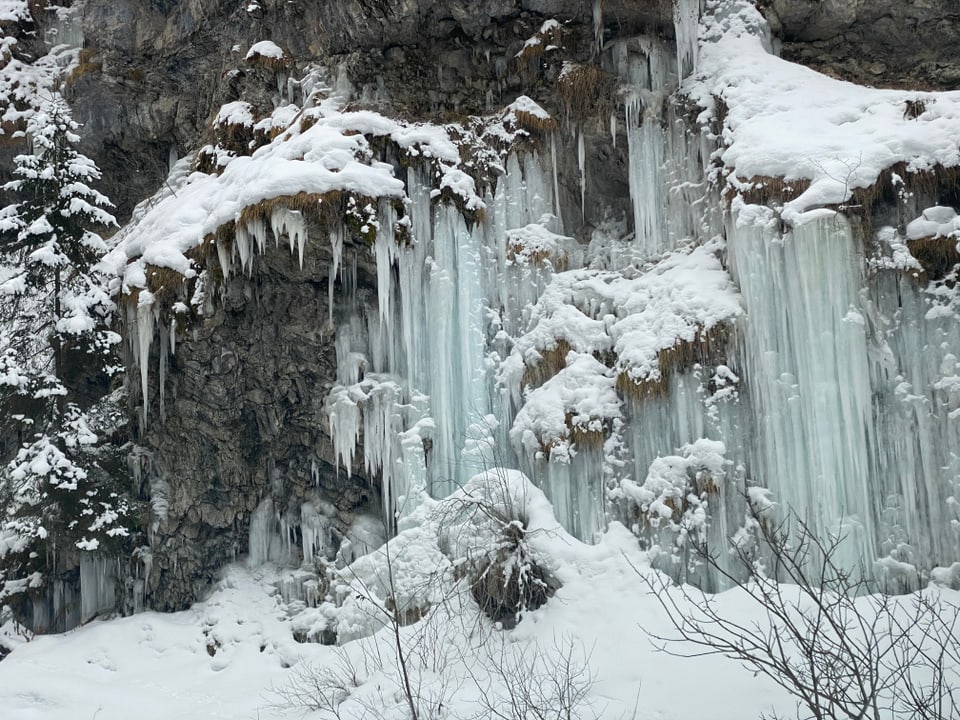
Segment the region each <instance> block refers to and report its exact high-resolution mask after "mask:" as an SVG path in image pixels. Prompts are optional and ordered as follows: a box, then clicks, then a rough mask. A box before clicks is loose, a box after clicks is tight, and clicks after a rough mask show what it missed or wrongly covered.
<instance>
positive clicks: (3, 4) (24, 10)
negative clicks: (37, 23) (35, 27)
mask: <svg viewBox="0 0 960 720" xmlns="http://www.w3.org/2000/svg"><path fill="white" fill-rule="evenodd" d="M29 19H30V8H29V7H27V0H0V22H9V23H19V22H25V21H26V20H29Z"/></svg>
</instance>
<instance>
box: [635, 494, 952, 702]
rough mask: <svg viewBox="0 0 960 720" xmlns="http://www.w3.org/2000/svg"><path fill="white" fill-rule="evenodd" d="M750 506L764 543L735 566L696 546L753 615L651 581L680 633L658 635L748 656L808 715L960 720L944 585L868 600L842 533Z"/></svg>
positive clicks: (699, 649) (685, 645)
mask: <svg viewBox="0 0 960 720" xmlns="http://www.w3.org/2000/svg"><path fill="white" fill-rule="evenodd" d="M750 508H751V509H750V513H749V515H748V525H749V526H750V527H752V528H753V530H754V531H755V533H756V542H744V541H743V539H742V538H740V541H735V542H734V543H733V548H732V551H731V552H732V553H733V555H734V557H735V560H736V562H735V563H733V567H731V565H730V564H728V563H726V562H722V561H721V559H720V558H719V557H718V556H717V555H716V554H714V553H711V552H709V551H708V549H707V547H706V546H705V545H704V544H702V543H701V544H699V545H698V546H697V552H698V554H699V556H700V558H701V559H702V561H703V562H704V563H705V564H707V565H708V566H709V567H710V568H711V569H712V570H713V571H714V572H716V573H718V574H719V575H720V576H722V577H723V578H724V579H725V580H726V581H728V582H729V583H730V585H731V586H732V587H733V588H734V589H733V590H731V591H730V592H731V593H734V594H736V593H739V594H740V596H741V597H742V599H743V600H744V601H745V603H746V606H747V608H748V612H749V613H750V617H749V619H743V618H740V617H738V616H737V615H736V613H735V610H736V608H735V607H734V606H727V607H726V608H725V609H722V608H721V605H723V604H724V603H723V596H712V595H708V594H706V593H704V592H702V591H700V590H696V589H694V588H692V587H690V586H687V585H684V586H679V587H671V586H670V585H671V582H670V581H669V580H668V579H665V578H664V577H663V576H661V575H644V576H642V577H643V578H644V580H645V581H646V583H647V585H648V587H649V588H650V590H651V592H652V593H653V594H654V595H655V596H656V598H657V600H658V601H659V602H660V604H661V605H662V606H663V609H664V610H665V611H666V613H667V615H668V617H669V619H670V622H671V623H672V625H673V628H674V630H675V631H676V635H674V636H672V637H666V636H663V635H658V634H653V633H651V636H652V637H653V638H654V639H655V640H656V641H657V644H658V645H659V646H660V648H661V649H662V650H664V651H666V652H669V653H671V654H674V655H678V656H683V657H692V656H696V655H723V656H725V657H728V658H731V659H734V660H739V661H740V662H741V663H742V664H743V665H744V666H745V667H747V668H748V669H750V670H753V671H754V672H755V673H758V674H762V675H766V676H767V677H769V678H770V679H771V680H773V681H774V682H775V683H777V684H778V685H779V686H780V687H782V688H783V689H784V690H786V691H787V692H788V693H789V694H790V695H791V696H793V698H794V699H795V700H796V702H797V717H798V718H800V719H802V720H808V719H816V720H824V719H829V720H840V719H842V718H848V719H850V720H853V719H858V720H859V719H863V720H868V719H869V720H885V719H886V718H896V719H897V720H948V719H949V718H956V717H958V716H960V637H958V634H957V633H958V631H960V623H958V620H960V608H958V607H957V606H955V605H952V604H950V603H949V602H947V601H946V600H944V599H943V598H942V597H941V596H940V595H939V594H938V593H937V591H936V590H931V591H929V592H926V593H917V594H914V595H912V596H905V597H894V596H890V595H884V594H879V593H875V594H868V593H871V592H873V591H875V588H873V587H872V583H870V582H869V581H868V580H867V579H865V574H864V573H862V572H858V571H856V570H853V571H852V570H850V569H848V568H844V567H842V566H841V565H840V564H839V563H838V561H837V559H836V558H837V553H838V549H839V547H840V545H841V543H842V541H843V538H834V539H831V540H828V541H824V540H821V539H820V538H818V537H817V536H816V535H814V534H813V532H812V530H811V529H810V527H809V526H808V525H807V524H806V523H804V522H803V521H802V520H800V519H799V518H797V517H790V518H788V520H787V521H784V522H782V523H774V522H772V521H771V518H770V517H768V512H769V509H770V508H769V507H766V508H758V506H757V505H755V504H753V503H750ZM761 556H766V557H767V558H768V560H767V561H766V562H765V563H763V562H761V561H760V560H759V558H760V557H761ZM771 578H779V580H780V582H777V581H776V580H773V579H771ZM728 597H730V596H728ZM757 613H759V617H758V614H757Z"/></svg>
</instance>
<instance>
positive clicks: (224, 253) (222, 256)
mask: <svg viewBox="0 0 960 720" xmlns="http://www.w3.org/2000/svg"><path fill="white" fill-rule="evenodd" d="M217 259H218V260H219V261H220V269H221V270H222V271H223V279H224V281H227V280H229V279H230V270H231V269H232V268H233V258H231V257H230V251H229V250H228V248H227V247H226V245H225V244H224V243H222V242H220V241H219V240H217Z"/></svg>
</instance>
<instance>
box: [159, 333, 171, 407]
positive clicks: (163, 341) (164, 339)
mask: <svg viewBox="0 0 960 720" xmlns="http://www.w3.org/2000/svg"><path fill="white" fill-rule="evenodd" d="M159 335H160V352H159V353H158V355H159V361H160V419H161V420H166V419H167V410H166V404H165V398H166V385H167V353H168V352H169V336H168V334H167V328H166V327H165V326H163V325H161V326H160V332H159Z"/></svg>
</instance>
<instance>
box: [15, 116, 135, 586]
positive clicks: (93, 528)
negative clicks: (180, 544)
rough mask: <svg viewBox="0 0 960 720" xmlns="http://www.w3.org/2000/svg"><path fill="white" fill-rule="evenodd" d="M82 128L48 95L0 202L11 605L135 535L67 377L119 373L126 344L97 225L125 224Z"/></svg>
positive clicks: (129, 507)
mask: <svg viewBox="0 0 960 720" xmlns="http://www.w3.org/2000/svg"><path fill="white" fill-rule="evenodd" d="M77 129H78V125H77V123H75V122H74V121H73V120H72V119H71V117H70V112H69V108H68V107H67V105H66V103H65V102H64V101H63V100H62V99H61V98H59V97H54V98H53V99H52V100H50V101H48V102H46V103H44V105H43V106H42V107H41V108H40V110H39V111H38V112H37V113H35V114H34V115H33V117H32V118H31V119H30V120H29V122H28V125H27V136H28V139H29V141H30V143H31V145H32V152H30V153H29V154H24V155H19V156H17V157H16V159H15V168H14V171H13V174H14V178H15V179H14V180H12V181H11V182H9V183H7V184H6V185H5V186H4V187H3V189H4V190H5V191H7V192H8V193H12V194H15V196H17V197H18V198H19V200H18V201H17V202H14V203H12V204H10V205H8V206H6V207H5V208H3V209H0V412H2V413H3V415H4V417H5V419H6V420H7V422H6V427H5V428H3V430H5V431H6V432H5V434H6V435H7V438H8V439H9V438H13V439H14V442H16V444H17V446H18V447H17V448H16V450H15V454H14V453H13V452H9V451H8V457H9V456H10V455H13V457H12V459H10V460H9V462H8V464H7V465H6V467H5V468H4V469H2V470H0V512H2V513H3V514H2V515H0V605H2V604H4V603H11V604H17V603H18V602H19V603H21V604H23V603H24V601H25V599H26V598H28V597H29V596H30V595H31V594H34V595H36V594H38V593H41V592H43V588H44V587H45V585H46V583H47V581H48V580H49V579H50V577H51V576H54V575H56V573H57V572H59V571H60V570H61V569H62V568H63V567H65V563H66V565H69V564H70V562H71V560H70V559H69V558H74V561H73V562H74V566H75V558H76V557H77V556H78V553H81V552H93V551H105V552H116V551H119V549H120V548H121V547H122V546H123V545H124V543H125V542H126V541H128V540H129V539H130V538H131V536H132V534H133V531H132V529H131V528H132V527H133V524H134V523H133V519H132V518H133V507H134V504H133V502H132V501H131V500H130V499H129V497H128V496H127V495H126V493H125V492H124V491H122V490H121V488H120V487H119V483H117V482H114V481H112V479H111V477H110V474H109V473H107V472H105V471H104V470H103V468H102V467H101V465H100V463H99V462H98V460H99V457H100V454H99V452H98V449H97V436H96V434H95V433H94V432H92V431H91V429H90V425H91V421H90V418H89V417H88V414H87V412H85V410H84V409H82V408H81V407H80V405H79V404H78V403H77V402H76V399H75V398H74V397H73V395H74V394H75V393H72V392H71V390H70V382H68V381H67V379H66V377H65V375H66V374H67V373H68V371H73V370H75V367H81V368H82V372H83V373H87V374H89V373H104V372H110V371H111V370H112V369H115V368H116V363H115V362H114V351H115V346H116V344H117V343H118V342H119V336H118V335H117V334H116V333H114V332H112V331H111V330H110V328H109V325H108V322H109V318H110V315H111V313H112V311H113V303H112V300H111V298H110V295H109V293H108V291H107V290H106V287H105V286H106V283H105V279H104V278H103V277H102V276H101V275H100V274H99V273H98V271H97V267H96V265H97V262H98V261H99V260H100V259H101V257H102V256H103V254H104V252H105V251H106V245H105V243H104V241H103V239H102V238H101V237H100V235H99V234H97V232H95V230H96V228H99V227H104V226H111V225H115V220H114V218H113V216H112V215H111V214H110V212H109V209H108V208H109V207H110V202H109V201H108V200H107V198H106V197H105V196H104V195H102V194H101V193H99V192H97V191H96V190H94V189H93V188H91V187H90V183H92V182H95V181H96V180H98V179H99V178H100V171H99V169H98V168H97V166H96V164H95V163H94V162H93V161H92V160H90V159H89V158H87V157H86V156H84V155H82V154H81V153H80V152H79V151H78V150H77V144H78V143H79V140H80V137H79V135H77ZM74 374H76V372H74ZM10 421H12V424H11V422H10ZM64 558H68V559H67V560H64Z"/></svg>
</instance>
